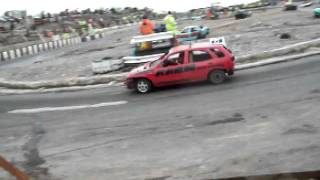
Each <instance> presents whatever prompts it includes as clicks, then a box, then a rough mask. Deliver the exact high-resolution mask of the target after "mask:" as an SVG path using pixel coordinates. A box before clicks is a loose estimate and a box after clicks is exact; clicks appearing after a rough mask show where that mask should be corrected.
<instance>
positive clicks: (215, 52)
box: [210, 48, 225, 58]
mask: <svg viewBox="0 0 320 180" xmlns="http://www.w3.org/2000/svg"><path fill="white" fill-rule="evenodd" d="M210 50H211V51H212V52H213V53H214V54H215V55H216V56H217V57H219V58H222V57H224V56H225V55H224V53H223V52H222V51H220V50H219V49H217V48H213V49H210Z"/></svg>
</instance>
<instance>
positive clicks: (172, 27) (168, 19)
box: [163, 11, 178, 34]
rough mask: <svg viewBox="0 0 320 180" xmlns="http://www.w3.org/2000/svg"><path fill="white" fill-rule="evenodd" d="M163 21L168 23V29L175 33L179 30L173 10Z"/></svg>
mask: <svg viewBox="0 0 320 180" xmlns="http://www.w3.org/2000/svg"><path fill="white" fill-rule="evenodd" d="M163 23H164V24H165V25H166V29H167V31H172V32H173V33H174V34H176V33H177V32H178V28H177V22H176V20H175V18H174V17H173V15H172V14H171V12H170V11H169V12H168V15H167V16H166V17H165V18H164V19H163Z"/></svg>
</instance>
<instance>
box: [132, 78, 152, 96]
mask: <svg viewBox="0 0 320 180" xmlns="http://www.w3.org/2000/svg"><path fill="white" fill-rule="evenodd" d="M135 89H136V91H137V92H138V93H141V94H145V93H148V92H150V91H151V89H152V84H151V82H150V81H149V80H148V79H143V78H141V79H137V80H136V81H135Z"/></svg>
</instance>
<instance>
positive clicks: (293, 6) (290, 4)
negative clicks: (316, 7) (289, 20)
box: [283, 3, 298, 11]
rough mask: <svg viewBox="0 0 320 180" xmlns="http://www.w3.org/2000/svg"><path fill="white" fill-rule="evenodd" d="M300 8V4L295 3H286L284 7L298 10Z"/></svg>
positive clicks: (286, 9)
mask: <svg viewBox="0 0 320 180" xmlns="http://www.w3.org/2000/svg"><path fill="white" fill-rule="evenodd" d="M297 9H298V5H296V4H293V3H286V4H285V5H284V7H283V10H284V11H296V10H297Z"/></svg>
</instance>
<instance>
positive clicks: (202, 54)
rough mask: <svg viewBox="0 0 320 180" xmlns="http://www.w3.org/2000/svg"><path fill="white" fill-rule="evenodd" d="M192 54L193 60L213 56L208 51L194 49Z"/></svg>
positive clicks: (204, 59) (208, 58)
mask: <svg viewBox="0 0 320 180" xmlns="http://www.w3.org/2000/svg"><path fill="white" fill-rule="evenodd" d="M191 53H192V56H190V57H191V58H192V59H191V60H190V61H191V62H201V61H208V60H210V59H211V58H212V57H211V55H210V54H209V53H208V52H206V51H192V52H191Z"/></svg>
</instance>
